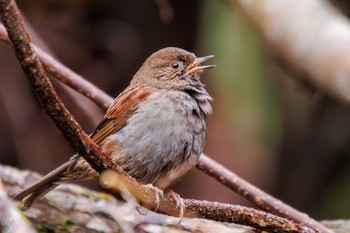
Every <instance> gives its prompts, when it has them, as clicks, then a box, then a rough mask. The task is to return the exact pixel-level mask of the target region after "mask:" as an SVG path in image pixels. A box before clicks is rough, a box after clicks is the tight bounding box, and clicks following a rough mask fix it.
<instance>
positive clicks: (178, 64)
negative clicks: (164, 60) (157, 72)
mask: <svg viewBox="0 0 350 233" xmlns="http://www.w3.org/2000/svg"><path fill="white" fill-rule="evenodd" d="M182 64H183V62H181V61H173V62H172V63H171V65H170V66H171V68H173V69H174V70H177V69H179V68H180V66H181V65H182Z"/></svg>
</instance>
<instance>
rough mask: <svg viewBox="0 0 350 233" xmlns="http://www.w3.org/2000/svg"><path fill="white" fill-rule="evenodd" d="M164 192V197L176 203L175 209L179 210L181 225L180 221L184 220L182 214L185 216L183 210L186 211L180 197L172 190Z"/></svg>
mask: <svg viewBox="0 0 350 233" xmlns="http://www.w3.org/2000/svg"><path fill="white" fill-rule="evenodd" d="M164 192H165V195H167V196H169V197H170V198H171V199H172V200H173V201H174V202H175V203H176V209H177V208H179V210H180V214H179V218H180V221H179V223H181V221H182V219H183V218H184V214H185V210H186V206H185V203H184V202H183V201H182V199H181V197H180V195H179V194H177V193H175V192H174V191H173V190H171V189H166V190H165V191H164Z"/></svg>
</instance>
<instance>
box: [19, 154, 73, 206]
mask: <svg viewBox="0 0 350 233" xmlns="http://www.w3.org/2000/svg"><path fill="white" fill-rule="evenodd" d="M75 163H76V160H75V159H71V160H69V161H68V162H66V163H64V164H62V165H61V166H59V167H58V168H56V169H55V170H53V171H52V172H50V173H49V174H47V175H46V176H44V177H43V178H41V179H40V180H39V181H37V182H36V183H34V184H33V185H31V186H30V187H28V188H26V189H24V190H23V191H22V192H20V193H18V194H17V195H15V196H14V197H13V199H14V200H17V201H20V202H21V203H22V206H23V208H24V209H28V208H29V207H30V206H31V205H32V204H33V203H34V201H36V200H38V199H40V198H41V197H43V196H44V195H45V194H47V193H48V192H50V191H51V190H52V189H54V188H56V187H57V186H58V185H60V183H63V182H69V181H71V180H72V179H67V177H64V173H65V172H66V171H67V170H68V168H69V167H71V166H72V165H74V164H75ZM63 180H64V181H63Z"/></svg>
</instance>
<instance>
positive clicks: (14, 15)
mask: <svg viewBox="0 0 350 233" xmlns="http://www.w3.org/2000/svg"><path fill="white" fill-rule="evenodd" d="M0 13H2V17H3V22H4V26H5V28H6V30H7V32H8V36H9V38H10V40H11V42H12V44H13V47H14V49H15V52H16V56H17V59H18V60H19V62H20V64H21V67H22V69H23V71H24V72H25V74H26V77H27V79H28V81H29V83H30V84H31V86H32V89H33V91H34V93H35V95H36V97H37V99H38V101H39V103H40V105H41V106H42V108H43V109H44V110H45V111H46V113H47V114H48V115H49V116H50V117H51V119H52V120H53V121H54V123H55V124H56V126H57V127H58V128H59V129H60V130H61V132H62V133H63V135H64V137H65V138H66V139H67V140H68V141H69V143H70V144H71V145H72V146H73V148H74V149H75V150H76V151H77V152H78V153H79V154H80V155H82V156H83V157H84V158H85V159H86V161H87V162H88V163H89V164H90V166H91V167H92V168H94V169H95V170H96V171H97V172H101V171H103V170H104V169H106V168H115V167H116V166H115V164H114V163H113V161H112V160H111V159H110V158H109V157H108V156H106V155H104V154H102V152H101V150H100V148H99V147H98V146H97V145H96V144H95V143H94V142H92V140H91V139H90V138H89V136H88V135H87V134H86V133H85V132H84V131H83V130H82V129H81V127H80V125H79V124H78V122H77V121H76V120H75V119H74V118H73V117H72V115H71V114H70V113H69V111H68V110H67V108H66V107H65V106H64V104H63V102H62V100H61V98H60V97H59V96H58V95H57V93H56V91H55V90H54V88H53V86H52V84H51V82H50V80H49V79H48V77H47V76H46V73H45V71H44V69H43V67H42V64H41V63H40V61H39V59H38V57H37V56H36V54H35V53H34V51H33V49H32V47H31V44H30V36H29V35H28V34H27V32H26V30H25V28H24V24H23V22H22V19H21V17H20V14H19V12H18V9H17V6H16V3H15V1H11V0H1V1H0ZM90 151H91V152H92V153H90ZM115 169H116V168H115ZM120 170H121V169H120Z"/></svg>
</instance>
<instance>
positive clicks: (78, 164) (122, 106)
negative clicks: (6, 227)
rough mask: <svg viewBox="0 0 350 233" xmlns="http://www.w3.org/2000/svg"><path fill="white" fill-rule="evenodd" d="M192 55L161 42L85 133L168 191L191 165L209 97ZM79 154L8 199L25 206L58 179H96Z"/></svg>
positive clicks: (143, 179) (141, 178)
mask: <svg viewBox="0 0 350 233" xmlns="http://www.w3.org/2000/svg"><path fill="white" fill-rule="evenodd" d="M212 57H214V56H213V55H209V56H204V57H196V55H195V54H194V53H191V52H188V51H186V50H184V49H181V48H176V47H167V48H163V49H160V50H158V51H157V52H154V53H153V54H152V55H150V56H149V57H148V58H147V59H146V61H145V62H144V63H143V65H142V66H141V67H140V68H139V70H138V71H137V72H136V74H135V75H134V76H133V78H132V79H131V81H130V84H129V86H128V87H127V88H126V89H125V90H124V91H123V92H121V94H119V96H118V97H117V98H116V99H115V100H114V102H113V103H112V104H111V106H110V107H109V108H108V110H107V111H106V114H105V116H104V117H103V119H102V121H101V122H100V123H99V124H98V125H97V127H96V129H95V131H94V132H93V133H92V134H91V135H90V138H91V139H92V140H93V141H94V142H95V143H97V144H98V145H99V146H100V147H101V149H102V151H103V152H105V153H106V154H108V155H109V156H110V157H111V158H112V160H113V161H114V162H115V163H116V164H118V165H119V166H120V167H121V168H122V169H123V170H124V171H125V172H126V173H128V174H129V175H130V176H131V177H133V178H135V179H136V180H137V181H138V182H139V183H141V184H145V185H153V186H154V187H156V188H157V189H159V190H162V191H163V190H170V187H171V186H172V185H173V184H175V183H176V182H177V181H179V180H180V179H181V178H182V177H183V176H184V175H185V174H186V173H187V172H189V171H190V170H191V169H192V168H193V167H195V165H196V164H197V162H198V160H199V157H200V155H201V153H202V151H203V148H204V145H205V141H206V137H207V116H208V115H209V114H211V113H212V106H211V101H212V97H211V96H210V95H209V93H208V92H207V90H206V86H205V85H204V84H203V83H202V82H201V75H202V73H203V71H204V70H206V69H210V68H213V67H215V65H202V63H203V62H205V61H207V60H208V59H210V58H212ZM98 177H99V174H98V173H97V172H96V171H95V170H94V169H93V168H92V167H91V166H90V165H89V164H88V163H87V162H86V161H85V160H84V159H83V157H82V156H80V155H79V154H76V155H73V156H72V157H71V158H70V159H69V160H68V161H67V162H66V163H64V164H62V165H61V166H59V167H58V168H56V169H55V170H53V171H51V172H50V173H48V174H47V175H45V176H44V177H43V178H41V179H40V180H38V181H37V182H35V183H34V184H32V185H31V186H29V187H28V188H26V189H24V190H23V191H21V192H20V193H18V194H17V195H15V196H14V197H13V199H15V200H18V201H20V202H21V204H22V207H23V208H24V209H28V208H29V207H30V206H31V205H32V204H33V203H34V202H35V201H36V200H38V199H40V198H41V197H43V196H44V195H45V194H47V193H48V192H50V191H51V190H53V189H54V188H56V187H57V186H58V185H60V184H62V183H68V182H71V181H74V180H89V179H97V178H98Z"/></svg>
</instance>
